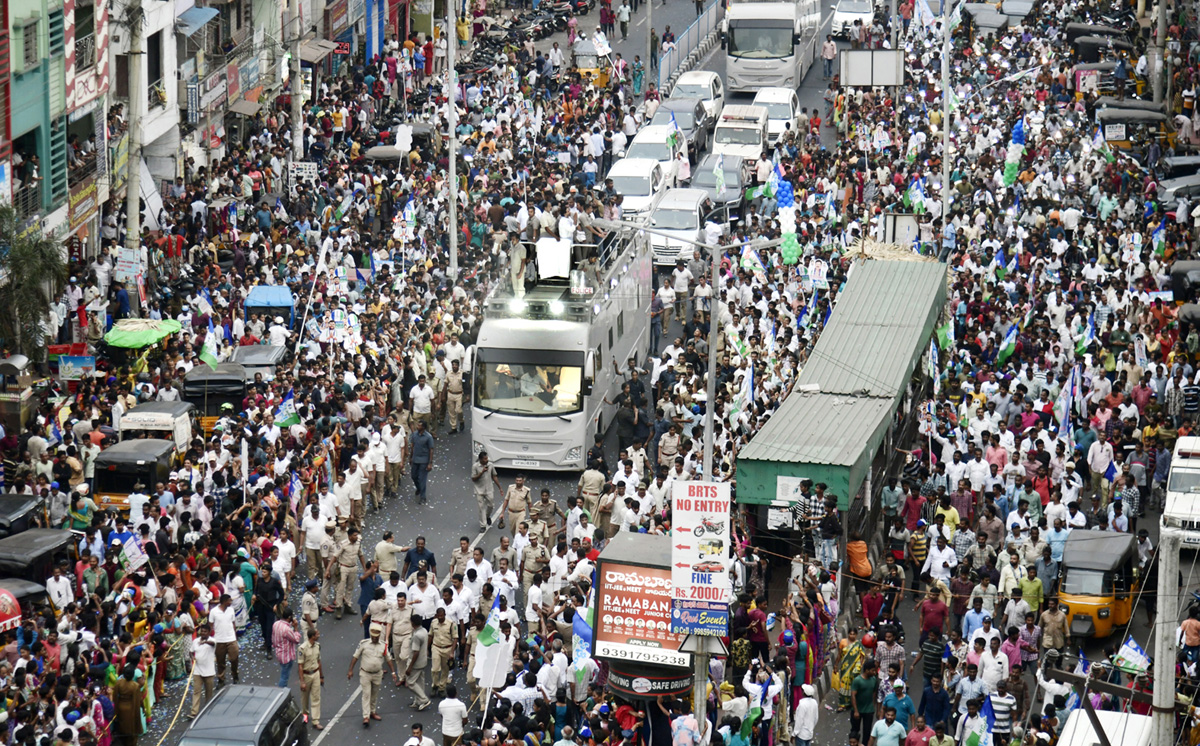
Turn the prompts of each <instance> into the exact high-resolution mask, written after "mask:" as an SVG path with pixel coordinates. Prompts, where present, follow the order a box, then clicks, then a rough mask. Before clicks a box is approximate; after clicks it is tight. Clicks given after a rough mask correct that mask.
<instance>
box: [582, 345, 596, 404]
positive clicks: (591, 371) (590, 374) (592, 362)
mask: <svg viewBox="0 0 1200 746" xmlns="http://www.w3.org/2000/svg"><path fill="white" fill-rule="evenodd" d="M595 382H596V353H595V352H589V353H588V354H587V357H585V358H584V359H583V384H582V388H583V395H584V396H588V395H590V394H591V393H592V385H593V384H595Z"/></svg>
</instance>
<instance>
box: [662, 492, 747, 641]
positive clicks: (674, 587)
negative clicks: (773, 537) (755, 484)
mask: <svg viewBox="0 0 1200 746" xmlns="http://www.w3.org/2000/svg"><path fill="white" fill-rule="evenodd" d="M730 507H731V505H730V497H729V485H728V484H727V483H723V482H676V483H675V486H674V490H673V491H672V493H671V517H672V519H673V521H674V525H673V529H674V530H673V531H672V532H671V631H672V632H680V633H684V634H689V635H714V636H718V637H723V636H725V635H727V634H728V632H729V604H730V601H731V599H732V583H731V582H730V580H729V563H730V562H731V559H730V551H729V548H730V542H729V534H730V523H731V522H732V513H731V511H730Z"/></svg>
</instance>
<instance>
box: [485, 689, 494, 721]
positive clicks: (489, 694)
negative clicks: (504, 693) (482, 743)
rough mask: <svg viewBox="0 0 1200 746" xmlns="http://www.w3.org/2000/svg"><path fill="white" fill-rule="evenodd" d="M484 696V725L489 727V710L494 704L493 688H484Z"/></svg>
mask: <svg viewBox="0 0 1200 746" xmlns="http://www.w3.org/2000/svg"><path fill="white" fill-rule="evenodd" d="M483 696H484V700H483V724H484V725H485V726H486V725H487V716H488V708H489V707H490V706H491V704H492V688H491V687H490V686H489V687H486V688H484V690H483Z"/></svg>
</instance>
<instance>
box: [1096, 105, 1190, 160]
mask: <svg viewBox="0 0 1200 746" xmlns="http://www.w3.org/2000/svg"><path fill="white" fill-rule="evenodd" d="M1096 124H1098V125H1099V126H1100V131H1101V133H1103V136H1104V140H1105V142H1107V143H1108V146H1109V147H1111V148H1121V149H1122V150H1129V149H1130V148H1133V147H1134V144H1135V143H1137V144H1139V146H1144V145H1145V144H1146V143H1148V142H1149V141H1150V140H1161V141H1162V148H1163V150H1166V149H1168V148H1171V147H1174V145H1175V130H1174V129H1172V127H1171V120H1170V118H1169V117H1168V116H1167V115H1166V114H1164V113H1163V112H1162V111H1153V110H1147V109H1141V108H1137V109H1135V108H1116V107H1109V108H1106V109H1101V110H1099V111H1097V112H1096Z"/></svg>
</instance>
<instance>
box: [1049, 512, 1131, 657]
mask: <svg viewBox="0 0 1200 746" xmlns="http://www.w3.org/2000/svg"><path fill="white" fill-rule="evenodd" d="M1138 576H1139V572H1138V553H1137V540H1136V539H1135V538H1134V537H1133V536H1132V535H1130V534H1116V533H1111V532H1109V531H1072V532H1071V535H1070V536H1068V537H1067V543H1066V545H1065V546H1064V547H1063V559H1062V562H1061V563H1060V579H1059V585H1058V602H1059V605H1060V606H1061V607H1062V610H1063V613H1064V614H1066V616H1067V620H1068V622H1069V623H1070V630H1071V637H1108V636H1109V635H1111V634H1112V633H1113V631H1114V630H1115V629H1117V628H1118V627H1123V626H1125V625H1126V624H1129V620H1130V619H1132V618H1133V611H1134V599H1135V598H1136V597H1137V591H1138V585H1139V582H1140V578H1139V577H1138Z"/></svg>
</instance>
